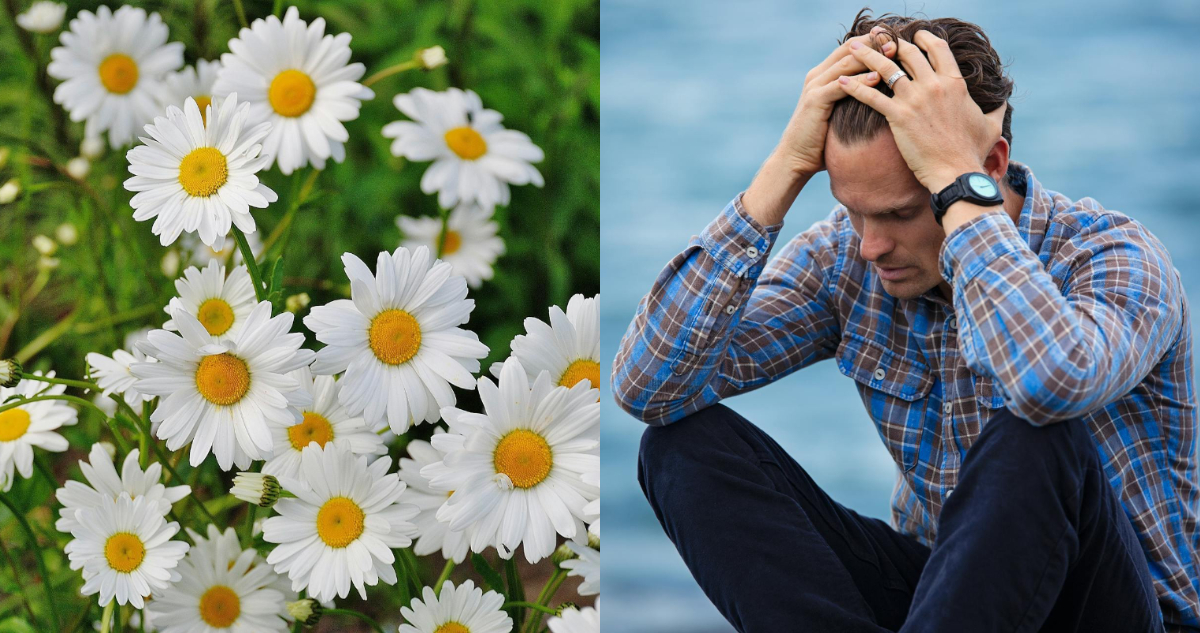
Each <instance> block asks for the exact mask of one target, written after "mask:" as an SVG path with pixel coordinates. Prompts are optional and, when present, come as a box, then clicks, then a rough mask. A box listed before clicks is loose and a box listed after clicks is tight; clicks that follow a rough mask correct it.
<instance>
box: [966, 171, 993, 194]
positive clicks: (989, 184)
mask: <svg viewBox="0 0 1200 633" xmlns="http://www.w3.org/2000/svg"><path fill="white" fill-rule="evenodd" d="M967 183H968V184H970V185H971V189H973V190H974V191H975V193H977V194H979V195H980V196H982V197H984V198H991V197H993V196H995V195H996V183H995V182H994V181H993V180H992V179H991V178H988V177H987V176H984V175H982V174H971V176H970V177H969V178H967Z"/></svg>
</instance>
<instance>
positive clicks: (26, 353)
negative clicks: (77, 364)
mask: <svg viewBox="0 0 1200 633" xmlns="http://www.w3.org/2000/svg"><path fill="white" fill-rule="evenodd" d="M78 316H79V310H78V309H76V310H75V311H73V312H71V314H68V315H67V316H66V317H65V318H63V320H61V321H59V322H58V323H55V324H54V325H52V326H50V327H49V328H47V329H46V331H44V332H42V333H41V334H39V335H38V336H37V338H35V339H33V340H32V341H30V342H29V344H28V345H26V346H25V347H22V348H21V349H20V350H19V351H17V353H16V354H14V355H13V358H15V359H16V360H17V362H19V363H24V362H28V361H29V359H30V358H33V357H34V355H36V354H37V353H38V352H40V351H42V350H43V349H45V348H46V346H47V345H49V344H51V343H53V342H54V341H55V340H56V339H57V338H58V337H60V336H62V335H63V334H66V333H67V331H68V330H70V329H71V327H72V326H73V325H74V323H75V319H76V318H77V317H78Z"/></svg>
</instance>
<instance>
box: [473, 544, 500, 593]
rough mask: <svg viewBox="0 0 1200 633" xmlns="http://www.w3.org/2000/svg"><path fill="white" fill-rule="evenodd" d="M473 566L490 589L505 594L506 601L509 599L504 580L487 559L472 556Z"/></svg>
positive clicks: (477, 555) (475, 555)
mask: <svg viewBox="0 0 1200 633" xmlns="http://www.w3.org/2000/svg"><path fill="white" fill-rule="evenodd" d="M471 565H472V566H474V567H475V571H476V572H478V573H479V575H480V576H483V582H485V583H487V586H488V589H491V590H492V591H497V592H499V593H502V594H504V597H505V599H506V600H507V599H508V593H507V592H506V591H505V590H504V580H503V579H502V578H500V574H498V573H496V570H495V569H492V566H491V564H490V563H488V561H487V559H486V558H484V557H483V556H481V555H479V554H475V553H472V554H471Z"/></svg>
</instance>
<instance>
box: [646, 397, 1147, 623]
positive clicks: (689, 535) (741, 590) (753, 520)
mask: <svg viewBox="0 0 1200 633" xmlns="http://www.w3.org/2000/svg"><path fill="white" fill-rule="evenodd" d="M638 481H639V482H640V483H641V485H642V490H643V492H645V494H646V498H647V499H648V500H649V501H650V505H651V506H653V508H654V513H655V514H656V515H657V516H658V520H659V522H660V523H661V524H662V526H663V529H664V530H665V531H666V533H667V536H668V537H670V539H671V541H673V542H674V543H675V546H676V548H677V549H678V550H679V554H680V555H681V556H682V557H683V560H684V562H685V563H686V564H687V566H688V568H689V569H690V570H691V572H692V575H693V576H695V578H696V581H697V582H698V583H699V584H700V587H701V588H702V589H703V590H704V592H705V593H706V594H707V595H708V598H709V599H710V600H711V601H712V602H713V604H715V605H716V606H717V609H719V610H720V611H721V613H722V614H723V615H724V616H725V618H726V619H727V620H729V622H730V623H731V624H733V626H734V628H736V629H737V630H738V631H743V632H747V633H779V632H780V631H798V632H807V631H815V632H820V633H826V632H828V633H842V632H846V633H859V632H862V633H868V632H869V633H879V632H881V631H901V632H903V633H916V632H918V631H919V632H935V631H936V632H939V633H969V632H975V631H981V632H985V631H987V632H990V631H1004V632H1006V633H1014V632H1037V631H1045V632H1048V633H1059V632H1062V633H1072V632H1076V631H1078V632H1080V633H1108V632H1111V633H1160V632H1161V631H1163V630H1164V629H1163V624H1162V613H1161V610H1160V607H1159V605H1158V600H1157V598H1156V596H1155V592H1154V587H1153V585H1152V584H1151V580H1150V572H1149V569H1148V568H1147V566H1146V558H1145V554H1144V553H1143V550H1142V548H1141V546H1140V545H1139V543H1138V540H1137V536H1136V534H1135V532H1134V531H1133V526H1132V524H1131V523H1130V521H1129V519H1128V517H1127V516H1126V515H1125V512H1124V511H1123V510H1122V508H1121V503H1120V499H1119V497H1118V496H1117V495H1116V493H1115V492H1114V491H1113V489H1112V488H1111V487H1110V486H1109V484H1108V481H1107V480H1106V478H1105V477H1104V473H1103V470H1102V468H1101V464H1100V458H1099V455H1098V454H1097V452H1096V449H1095V446H1094V445H1093V444H1092V441H1091V437H1090V434H1089V431H1088V429H1087V426H1086V423H1085V422H1084V421H1083V420H1078V419H1076V420H1067V421H1063V422H1057V423H1054V424H1050V425H1047V426H1044V427H1037V426H1034V425H1032V424H1030V423H1029V422H1027V421H1025V420H1022V419H1020V418H1017V417H1016V416H1014V415H1012V414H1011V413H1010V412H1008V411H1007V410H1002V411H1000V412H999V413H997V414H996V415H995V416H994V417H992V418H991V419H990V420H988V421H987V422H985V423H984V425H983V430H982V431H981V433H980V435H979V437H978V438H977V439H976V441H975V444H973V445H972V446H971V448H970V450H968V451H967V453H966V455H965V456H964V458H963V464H962V467H961V469H960V471H959V482H958V485H957V486H956V487H955V488H954V492H953V494H951V495H950V497H949V498H948V499H947V500H946V504H945V506H944V507H943V509H942V513H941V516H940V517H939V519H938V521H939V523H938V534H937V539H936V541H935V543H934V545H933V548H932V549H930V548H929V547H926V546H925V545H922V544H921V543H920V542H918V541H917V540H916V539H915V538H913V537H911V536H908V535H905V534H901V533H899V532H897V531H896V530H894V529H892V527H891V526H890V525H889V524H887V523H885V522H884V521H880V520H878V519H873V518H868V517H864V516H861V515H859V514H858V513H857V512H855V511H853V510H850V509H848V508H846V507H844V506H842V505H841V504H840V503H838V502H837V501H834V500H833V499H832V498H830V496H829V495H827V494H826V493H825V492H824V491H822V490H821V488H820V487H818V486H817V484H816V483H815V482H814V481H813V480H812V478H811V477H809V475H808V473H806V472H805V471H804V469H803V468H801V467H800V465H799V464H797V463H796V461H795V460H793V459H792V458H791V457H790V456H789V455H788V454H787V453H786V452H785V451H784V450H783V449H782V448H781V447H780V446H779V445H778V444H776V443H775V441H774V440H772V439H771V437H770V436H768V435H767V434H766V433H764V432H763V431H762V430H760V429H759V428H758V427H756V426H754V425H753V424H751V423H750V422H749V421H747V420H746V419H745V418H743V417H742V416H740V415H738V414H737V413H736V412H734V411H733V410H731V409H729V408H728V407H725V406H723V405H715V406H712V407H709V408H707V409H704V410H702V411H700V412H698V413H696V414H694V415H692V416H689V417H688V418H685V419H683V420H679V421H678V422H675V423H673V424H670V425H668V426H664V427H651V428H648V429H647V430H646V431H645V434H644V435H643V437H642V445H641V453H640V456H639V460H638Z"/></svg>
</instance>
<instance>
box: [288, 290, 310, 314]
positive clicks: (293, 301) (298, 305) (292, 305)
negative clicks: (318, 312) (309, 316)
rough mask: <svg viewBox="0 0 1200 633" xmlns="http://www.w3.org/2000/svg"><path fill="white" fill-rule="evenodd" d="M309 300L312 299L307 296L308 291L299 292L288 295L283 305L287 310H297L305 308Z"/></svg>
mask: <svg viewBox="0 0 1200 633" xmlns="http://www.w3.org/2000/svg"><path fill="white" fill-rule="evenodd" d="M310 301H312V298H311V297H309V296H308V293H307V292H301V293H300V294H296V295H291V296H289V297H288V298H287V301H286V303H285V305H286V306H287V311H288V312H299V311H301V310H303V309H305V308H307V307H308V303H309V302H310Z"/></svg>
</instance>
